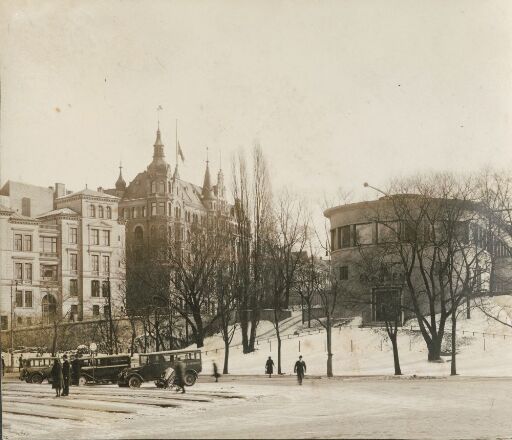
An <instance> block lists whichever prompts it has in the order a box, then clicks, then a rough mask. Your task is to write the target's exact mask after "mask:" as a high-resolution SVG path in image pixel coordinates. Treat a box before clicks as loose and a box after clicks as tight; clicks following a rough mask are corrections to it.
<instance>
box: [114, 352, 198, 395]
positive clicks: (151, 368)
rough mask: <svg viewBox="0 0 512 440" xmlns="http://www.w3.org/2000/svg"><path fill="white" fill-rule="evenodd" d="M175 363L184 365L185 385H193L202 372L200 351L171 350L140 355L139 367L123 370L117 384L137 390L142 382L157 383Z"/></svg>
mask: <svg viewBox="0 0 512 440" xmlns="http://www.w3.org/2000/svg"><path fill="white" fill-rule="evenodd" d="M177 362H183V364H184V365H185V368H184V370H185V373H184V374H185V385H187V386H192V385H194V383H195V382H196V380H197V376H198V375H199V373H200V372H201V370H202V363H201V350H172V351H158V352H155V353H145V354H140V355H139V366H138V367H135V368H127V369H125V370H123V371H122V372H121V374H120V375H119V378H118V381H117V384H118V385H119V386H120V387H127V386H129V387H131V388H138V387H140V385H141V384H142V382H148V381H152V380H153V381H157V380H158V379H160V377H161V376H162V373H163V372H164V371H165V369H166V368H168V367H171V368H175V365H176V363H177Z"/></svg>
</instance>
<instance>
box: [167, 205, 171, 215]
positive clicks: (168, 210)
mask: <svg viewBox="0 0 512 440" xmlns="http://www.w3.org/2000/svg"><path fill="white" fill-rule="evenodd" d="M167 215H168V216H169V217H170V216H171V215H172V203H171V202H169V204H168V205H167Z"/></svg>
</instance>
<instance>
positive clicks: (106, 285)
mask: <svg viewBox="0 0 512 440" xmlns="http://www.w3.org/2000/svg"><path fill="white" fill-rule="evenodd" d="M109 291H110V282H109V281H103V282H102V283H101V296H103V298H108V294H109Z"/></svg>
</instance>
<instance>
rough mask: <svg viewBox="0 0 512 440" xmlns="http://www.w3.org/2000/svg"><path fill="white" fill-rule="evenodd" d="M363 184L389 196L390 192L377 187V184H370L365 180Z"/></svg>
mask: <svg viewBox="0 0 512 440" xmlns="http://www.w3.org/2000/svg"><path fill="white" fill-rule="evenodd" d="M363 186H364V187H365V188H371V189H374V190H375V191H377V192H380V193H381V194H384V195H385V196H389V194H388V193H386V192H384V191H382V190H381V189H379V188H376V187H375V186H372V185H370V184H369V183H368V182H364V183H363Z"/></svg>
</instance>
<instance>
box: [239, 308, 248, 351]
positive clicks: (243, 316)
mask: <svg viewBox="0 0 512 440" xmlns="http://www.w3.org/2000/svg"><path fill="white" fill-rule="evenodd" d="M243 307H245V309H244V310H240V329H241V331H242V347H243V351H244V353H249V335H248V333H249V319H248V316H247V314H248V313H247V305H245V306H243Z"/></svg>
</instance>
